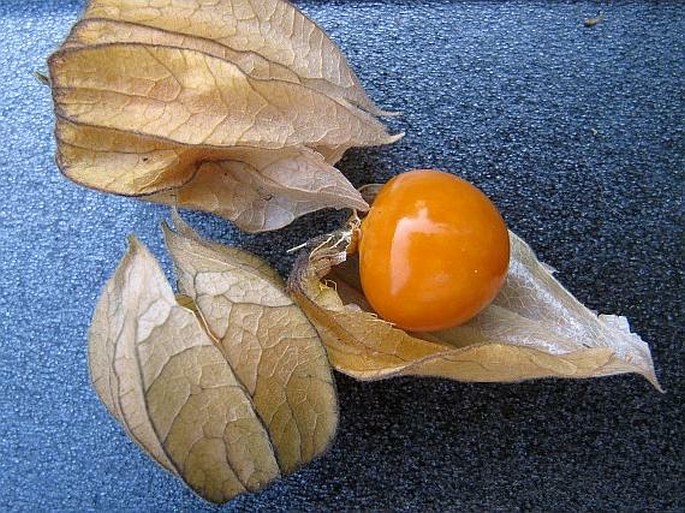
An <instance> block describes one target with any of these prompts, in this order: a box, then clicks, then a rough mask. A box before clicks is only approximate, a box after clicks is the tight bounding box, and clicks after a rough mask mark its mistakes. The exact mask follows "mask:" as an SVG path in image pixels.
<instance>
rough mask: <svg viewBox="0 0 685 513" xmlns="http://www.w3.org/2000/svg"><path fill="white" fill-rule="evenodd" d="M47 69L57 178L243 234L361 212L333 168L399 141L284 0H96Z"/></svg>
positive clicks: (333, 51) (334, 52)
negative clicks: (319, 214)
mask: <svg viewBox="0 0 685 513" xmlns="http://www.w3.org/2000/svg"><path fill="white" fill-rule="evenodd" d="M49 70H50V77H49V83H50V85H51V87H52V91H53V99H54V105H55V115H56V120H57V122H56V129H55V136H56V139H57V163H58V165H59V167H60V169H61V170H62V172H63V173H64V175H65V176H67V177H68V178H70V179H72V180H74V181H75V182H77V183H80V184H82V185H85V186H88V187H92V188H95V189H98V190H101V191H106V192H111V193H114V194H120V195H126V196H134V197H138V198H141V199H145V200H148V201H153V202H160V203H166V204H170V205H174V206H180V207H187V208H193V209H198V210H204V211H208V212H213V213H215V214H218V215H220V216H223V217H226V218H228V219H230V220H232V221H234V222H235V223H236V224H237V225H238V226H239V227H240V228H242V229H244V230H246V231H265V230H274V229H277V228H280V227H282V226H284V225H286V224H288V223H290V222H291V221H293V220H294V219H295V218H296V217H298V216H301V215H303V214H306V213H308V212H312V211H314V210H318V209H321V208H327V207H332V208H354V209H360V210H363V209H365V208H366V207H367V205H366V203H365V202H364V200H363V199H362V197H361V196H360V194H359V193H358V192H357V191H356V189H355V188H354V187H353V186H352V185H351V184H350V183H349V182H348V180H347V179H346V178H345V177H344V176H343V175H342V174H341V173H340V171H338V170H337V169H335V168H334V167H333V164H334V163H335V162H336V161H337V160H338V159H340V157H341V156H342V154H343V153H344V152H345V151H346V150H347V149H349V148H351V147H353V146H373V145H380V144H388V143H391V142H393V141H396V140H397V139H398V138H399V137H401V135H390V134H388V132H387V131H386V129H385V127H384V125H383V124H382V123H381V122H380V121H379V120H378V119H377V116H379V115H385V114H387V113H385V112H383V111H381V110H380V109H378V108H377V107H376V106H375V105H374V104H373V102H372V101H371V100H370V99H369V97H368V96H367V94H366V93H365V92H364V90H363V88H362V87H361V85H360V83H359V80H358V79H357V77H356V76H355V74H354V72H353V71H352V69H351V68H350V66H349V64H348V63H347V60H346V59H345V57H344V56H343V54H342V53H341V52H340V50H339V49H338V48H337V46H336V45H335V44H334V43H333V42H332V41H331V40H330V39H329V38H328V36H327V35H326V34H325V33H324V32H323V31H322V30H321V29H320V28H319V27H318V26H317V25H316V24H315V23H313V22H312V21H311V20H309V19H308V18H307V17H305V16H304V15H303V14H302V13H301V12H300V11H298V10H297V8H296V7H294V6H293V5H292V4H290V3H289V2H285V1H283V0H265V1H261V2H256V3H255V2H249V1H247V0H220V1H218V2H211V3H207V2H193V1H192V0H191V1H186V2H181V3H166V4H163V5H162V4H159V5H152V4H149V3H148V2H142V1H141V0H92V1H91V2H90V3H89V5H88V7H87V9H86V11H85V13H84V15H83V17H82V19H81V20H80V21H79V22H78V23H77V24H76V25H75V26H74V27H73V29H72V31H71V34H70V35H69V37H68V38H67V40H66V41H65V42H64V44H63V45H62V46H61V48H60V49H59V50H58V51H57V52H55V53H54V54H53V55H52V56H51V57H50V59H49Z"/></svg>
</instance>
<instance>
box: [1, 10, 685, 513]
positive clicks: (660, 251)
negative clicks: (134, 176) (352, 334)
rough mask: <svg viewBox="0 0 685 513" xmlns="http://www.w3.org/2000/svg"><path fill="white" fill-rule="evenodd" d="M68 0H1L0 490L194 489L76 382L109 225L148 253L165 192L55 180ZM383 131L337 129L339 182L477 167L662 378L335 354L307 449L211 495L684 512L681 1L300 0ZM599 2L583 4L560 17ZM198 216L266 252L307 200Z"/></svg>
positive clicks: (74, 498) (143, 498) (281, 264)
mask: <svg viewBox="0 0 685 513" xmlns="http://www.w3.org/2000/svg"><path fill="white" fill-rule="evenodd" d="M83 5H84V4H83V2H75V1H73V0H71V1H64V2H63V1H60V0H50V1H39V0H26V1H20V0H10V1H7V0H5V1H4V2H2V5H1V6H0V41H2V44H1V46H0V79H1V82H0V113H1V114H0V115H1V116H2V123H0V169H1V171H2V175H1V178H0V252H1V255H2V267H1V268H0V276H1V285H0V337H1V338H0V357H1V358H0V510H3V511H4V510H10V511H14V510H16V511H20V510H25V511H29V510H30V511H46V510H51V511H74V510H103V511H105V510H107V511H121V510H136V511H153V510H154V511H163V510H177V511H193V510H209V509H212V507H211V506H209V505H208V504H206V503H204V502H203V501H201V500H200V499H198V498H196V497H195V496H194V495H193V494H192V493H191V492H190V491H189V490H188V489H187V488H185V487H184V486H183V485H182V484H181V483H180V482H179V481H177V480H176V479H174V478H172V477H171V476H169V475H168V474H167V473H165V472H164V471H163V470H161V469H160V468H159V467H158V466H157V465H156V464H155V463H153V462H152V461H151V460H150V459H148V458H147V457H146V456H145V455H143V454H142V453H141V452H140V451H139V450H138V448H137V447H136V446H135V445H134V444H133V443H132V442H130V441H129V440H128V439H127V438H126V436H125V435H124V433H123V431H122V430H121V429H120V428H119V427H118V425H117V424H116V423H115V421H114V420H113V419H112V418H111V417H110V416H109V415H108V414H107V413H106V411H105V408H104V407H103V406H102V405H101V404H100V403H99V401H98V400H97V398H96V396H95V395H94V393H93V391H92V389H91V388H90V384H89V380H88V375H87V367H86V351H85V348H86V335H87V329H88V325H89V322H90V317H91V314H92V311H93V308H94V306H95V302H96V300H97V297H98V294H99V291H100V288H101V287H102V285H103V284H104V283H105V281H106V279H107V278H108V277H109V275H110V274H111V272H112V271H113V269H114V267H115V266H116V264H117V262H118V259H119V258H120V256H121V254H122V253H123V251H124V248H125V237H126V235H128V234H129V233H131V232H135V233H137V234H138V235H139V236H140V237H141V239H142V240H143V241H144V242H145V243H146V244H147V245H148V246H149V247H150V248H151V249H152V250H153V251H154V252H155V253H156V254H157V256H158V257H160V258H161V259H162V261H163V262H164V264H165V265H166V266H167V269H168V259H167V258H166V256H165V255H164V252H163V248H162V240H161V236H160V232H159V229H158V225H159V222H160V221H161V220H163V219H165V218H167V217H168V215H169V212H168V210H167V209H166V208H164V207H160V206H151V205H146V204H143V203H139V202H137V201H134V200H130V199H124V198H118V197H113V196H105V195H103V194H99V193H96V192H93V191H89V190H86V189H83V188H80V187H78V186H76V185H74V184H72V183H70V182H68V181H66V180H64V179H63V178H62V177H61V176H60V174H59V172H58V170H57V168H56V166H55V165H54V163H53V157H52V155H53V152H54V142H53V140H52V124H53V118H52V113H51V99H50V94H49V90H48V89H47V88H45V87H43V86H41V85H40V84H38V83H37V82H36V81H35V80H34V78H33V77H32V76H31V73H32V72H33V71H34V70H39V71H45V69H46V66H45V58H46V57H47V55H48V54H49V53H50V52H51V51H53V50H54V49H55V48H56V47H57V46H58V45H59V43H60V42H61V41H62V39H63V38H64V37H65V36H66V34H67V32H68V30H69V27H70V26H71V24H72V23H73V22H74V21H75V20H76V18H77V16H78V14H79V13H80V11H81V9H82V8H83ZM298 5H299V6H300V7H301V8H302V9H303V10H304V11H305V12H306V13H308V14H309V15H310V16H311V17H313V18H314V19H315V20H317V22H318V23H319V24H320V25H321V26H322V27H323V28H324V29H326V30H327V31H328V32H329V34H330V35H331V37H332V38H333V39H334V40H335V41H337V42H338V43H339V44H340V46H341V47H342V48H343V50H344V52H345V53H346V54H347V56H348V57H349V60H350V62H351V63H352V66H353V67H354V68H355V69H356V70H357V71H358V74H359V76H360V78H361V80H362V82H363V83H364V84H365V86H366V87H367V88H368V91H369V93H370V94H371V96H372V97H373V98H374V99H375V100H376V101H377V102H378V103H379V104H380V105H381V106H383V107H385V108H388V109H396V110H400V111H402V112H403V116H401V117H399V118H396V119H393V120H392V121H391V123H390V124H391V127H392V129H393V130H395V131H400V130H403V131H406V133H407V135H406V137H405V138H404V139H403V140H402V141H400V142H399V143H397V144H395V145H394V146H392V147H385V148H378V149H371V150H360V151H353V152H350V153H349V154H348V155H347V156H346V157H345V159H344V160H343V161H342V162H341V164H340V166H341V168H342V169H343V170H344V171H345V172H346V173H348V175H349V176H350V177H351V179H352V180H353V182H354V183H355V184H356V185H361V184H363V183H367V182H374V181H383V180H385V179H387V178H388V177H390V176H392V175H393V174H395V173H398V172H400V171H402V170H404V169H407V168H412V167H426V166H430V167H438V168H443V169H448V170H451V171H453V172H455V173H458V174H460V175H461V176H464V177H466V178H467V179H469V180H471V181H473V182H474V183H475V184H477V185H478V186H480V187H481V188H483V189H484V190H485V191H486V192H487V193H488V194H489V195H490V196H491V197H492V198H493V199H494V201H495V202H496V203H497V204H498V205H499V207H500V208H501V210H502V212H503V214H504V216H505V218H506V219H507V221H508V223H509V225H510V227H511V228H512V229H513V230H515V231H516V232H518V233H519V234H520V235H522V236H523V237H524V238H525V239H526V240H527V241H528V242H529V243H530V244H531V245H532V246H533V247H534V248H535V249H536V251H537V252H538V254H539V256H540V257H541V259H543V260H544V261H546V262H547V263H549V264H551V265H552V266H554V267H555V268H557V269H558V270H559V274H558V278H559V279H560V280H561V281H562V283H564V284H565V285H566V286H567V287H568V288H569V289H570V290H571V291H572V292H573V293H574V294H575V295H576V296H577V297H578V298H579V299H580V300H581V301H583V302H584V303H586V304H587V305H588V306H589V307H590V308H592V309H595V310H598V311H601V312H604V313H615V314H620V315H625V316H627V317H628V319H629V320H630V322H631V325H632V327H633V329H634V331H636V332H637V333H639V334H640V335H641V336H642V337H643V338H644V339H645V340H646V341H647V342H648V343H649V344H650V346H651V348H652V351H653V357H654V361H655V365H656V371H657V375H658V377H659V379H660V381H661V383H662V385H663V387H664V388H665V389H666V391H667V392H666V394H663V395H662V394H660V393H659V392H657V391H655V390H654V389H653V388H652V387H651V386H650V385H649V384H648V383H647V382H646V381H645V380H644V379H642V378H641V377H638V376H633V375H623V376H617V377H611V378H603V379H596V380H588V381H561V380H542V381H534V382H527V383H521V384H502V385H499V384H462V383H455V382H449V381H445V380H429V379H412V378H404V379H395V380H390V381H385V382H378V383H359V382H355V381H353V380H351V379H349V378H345V377H343V376H341V375H336V378H337V382H338V389H339V396H340V408H341V420H340V429H339V433H338V437H337V439H336V441H335V444H334V445H333V447H332V449H331V450H330V452H328V453H327V454H326V455H324V456H323V457H321V458H319V459H318V460H317V461H316V462H314V463H313V464H311V465H310V466H307V467H306V468H305V469H303V470H301V471H300V472H298V473H296V474H295V475H292V476H290V477H288V478H286V479H283V480H281V481H280V482H278V483H276V484H274V485H273V486H270V487H269V488H268V489H267V490H265V491H264V492H262V493H260V494H256V495H253V496H244V497H240V498H238V499H236V500H234V501H232V502H231V503H229V504H227V505H225V506H224V508H223V510H225V511H233V510H235V511H251V510H255V509H263V510H266V511H305V510H306V511H311V510H336V511H362V510H363V511H383V510H398V511H503V512H504V511H506V512H509V511H569V512H571V511H573V512H577V511H660V512H665V511H684V510H685V490H684V482H683V475H684V474H685V466H684V465H683V457H684V454H685V452H684V451H683V449H684V443H683V441H684V440H683V432H684V423H683V418H684V413H683V407H682V402H683V368H684V364H683V350H682V342H683V334H684V331H685V330H684V329H683V301H682V295H683V269H684V267H683V263H684V262H683V253H684V249H685V239H684V230H683V227H684V223H683V214H684V210H683V193H684V192H685V191H684V188H685V187H684V184H685V181H684V180H683V172H684V170H685V139H684V135H685V134H684V129H685V121H684V112H685V79H684V78H683V77H684V76H685V62H684V59H685V7H684V6H683V4H681V3H680V2H663V1H662V2H610V3H599V2H589V1H585V2H561V1H557V2H543V1H539V2H522V1H519V2H513V1H512V2H457V1H455V2H444V1H443V2H438V1H434V2H427V1H413V2H408V1H376V2H364V1H349V2H342V1H330V2H326V1H319V2H317V1H313V0H312V1H302V2H298ZM600 10H603V11H604V12H605V13H606V20H605V22H604V23H602V24H600V25H597V26H595V27H593V28H586V27H584V26H583V23H582V22H583V18H584V17H586V16H590V15H595V14H597V13H598V11H600ZM185 217H186V219H187V220H188V221H189V222H190V223H191V224H192V225H193V226H195V227H196V228H197V229H198V230H200V231H201V232H202V233H203V234H205V235H206V236H209V237H212V238H214V239H216V240H220V241H224V242H227V243H233V244H238V245H240V246H243V247H246V248H248V249H251V250H253V251H255V252H257V253H259V254H261V255H263V256H265V257H266V258H268V259H269V260H270V261H271V262H272V263H274V265H276V266H277V268H278V269H279V270H280V271H281V272H283V273H286V272H287V270H288V269H289V266H290V264H291V259H290V258H289V257H287V256H286V255H285V254H284V250H285V249H286V248H289V247H291V246H293V245H296V244H298V243H300V242H302V241H304V240H306V239H307V238H309V237H310V236H312V235H315V234H317V233H321V232H323V231H324V230H327V229H330V228H332V227H334V226H335V225H336V223H337V222H338V221H339V220H340V219H341V217H342V216H341V214H335V213H330V212H329V213H316V214H313V215H310V216H307V217H306V218H305V219H302V220H300V221H298V222H296V223H295V224H294V225H292V226H290V227H288V228H286V229H284V230H282V231H280V232H278V233H273V234H266V235H245V234H240V233H238V232H237V231H236V230H235V229H234V228H233V226H232V225H231V224H230V223H228V222H226V221H223V220H220V219H217V218H214V217H212V216H209V215H202V214H192V213H186V214H185Z"/></svg>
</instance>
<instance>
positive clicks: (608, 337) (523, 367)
mask: <svg viewBox="0 0 685 513" xmlns="http://www.w3.org/2000/svg"><path fill="white" fill-rule="evenodd" d="M357 225H358V220H357V219H356V218H353V220H352V221H351V223H350V224H349V225H348V226H346V227H345V228H344V229H342V230H339V231H337V232H334V233H332V234H330V235H326V236H322V237H318V238H316V239H314V240H313V241H312V242H311V243H310V244H308V246H307V248H306V249H305V250H304V251H303V252H302V254H301V255H299V257H298V259H297V261H296V264H295V267H294V269H293V271H292V274H291V276H290V278H289V281H288V290H289V292H290V294H291V295H292V296H293V298H294V299H295V301H296V302H297V303H298V304H299V305H300V307H301V308H302V310H303V311H304V312H305V313H306V314H307V316H309V318H310V320H311V321H312V323H313V324H314V325H315V326H316V327H317V329H318V331H319V334H320V335H321V338H322V340H323V343H324V345H325V346H326V349H327V352H328V357H329V360H330V362H331V364H332V365H333V367H334V368H335V369H336V370H338V371H340V372H343V373H345V374H348V375H350V376H353V377H355V378H358V379H362V380H373V379H381V378H388V377H392V376H400V375H416V376H439V377H446V378H452V379H456V380H460V381H495V382H514V381H521V380H525V379H533V378H543V377H559V378H590V377H599V376H608V375H612V374H621V373H638V374H641V375H643V376H644V377H645V378H646V379H647V380H649V382H650V383H652V385H654V386H655V387H656V388H657V389H658V390H661V388H660V385H659V383H658V381H657V379H656V375H655V373H654V366H653V362H652V358H651V354H650V351H649V347H648V346H647V344H646V343H645V342H644V341H642V339H640V337H639V336H638V335H636V334H634V333H632V332H631V331H630V327H629V325H628V321H627V319H626V318H624V317H620V316H614V315H596V314H595V313H593V312H592V311H590V310H589V309H588V308H586V307H585V306H583V305H582V304H581V303H580V302H579V301H578V300H577V299H575V298H574V297H573V296H572V295H571V293H570V292H568V291H567V290H566V289H565V288H564V287H563V286H562V285H561V284H560V283H559V282H558V281H557V280H556V279H555V278H554V277H553V276H552V273H551V272H550V269H551V268H550V267H549V266H547V265H545V264H544V263H541V262H540V261H538V259H537V258H536V256H535V254H534V253H533V251H532V250H531V248H530V247H529V246H528V245H527V244H526V243H525V242H524V241H523V240H522V239H521V238H520V237H518V236H517V235H515V234H514V233H512V232H510V234H509V235H510V245H511V262H510V266H509V271H508V274H507V277H506V281H505V284H504V287H503V289H502V290H501V291H500V293H499V294H498V295H497V297H496V298H495V300H494V301H493V302H492V304H490V306H488V307H487V308H486V309H485V310H484V311H482V312H481V313H480V314H478V315H477V316H476V317H475V318H473V319H472V320H471V321H469V322H467V323H466V324H463V325H461V326H458V327H455V328H451V329H446V330H442V331H436V332H431V333H426V332H423V333H418V332H405V331H403V330H401V329H398V328H397V327H395V326H393V325H392V324H391V323H389V322H386V321H384V320H382V319H380V318H379V317H378V316H377V315H376V314H375V312H373V310H372V308H371V306H370V305H369V303H368V301H367V300H366V298H365V296H364V293H363V291H362V287H361V284H360V281H359V270H358V258H357V256H356V255H354V254H352V253H353V251H351V247H352V246H353V245H354V237H353V234H354V232H355V227H356V226H357Z"/></svg>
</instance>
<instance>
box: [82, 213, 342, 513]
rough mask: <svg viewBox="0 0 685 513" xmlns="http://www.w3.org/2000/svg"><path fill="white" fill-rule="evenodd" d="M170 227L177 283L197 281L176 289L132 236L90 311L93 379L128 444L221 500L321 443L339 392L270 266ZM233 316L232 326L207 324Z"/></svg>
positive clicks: (330, 431)
mask: <svg viewBox="0 0 685 513" xmlns="http://www.w3.org/2000/svg"><path fill="white" fill-rule="evenodd" d="M166 234H167V237H168V239H169V248H170V251H171V252H172V257H174V260H175V264H176V266H177V269H178V271H179V275H180V279H181V282H182V283H186V280H192V281H193V286H192V287H191V288H190V290H188V291H185V290H183V292H187V294H182V295H179V296H175V295H174V293H173V291H172V290H171V287H170V286H169V284H168V283H167V281H166V279H165V277H164V274H163V272H162V270H161V268H160V267H159V264H158V263H157V261H156V260H155V259H154V257H152V255H150V253H149V252H148V251H147V250H146V249H145V248H144V247H143V246H142V244H141V243H140V242H138V241H137V240H136V239H135V238H132V239H131V242H130V247H129V250H128V252H127V254H126V255H125V256H124V257H123V258H122V261H121V263H120V264H119V267H118V268H117V270H116V271H115V273H114V275H113V276H112V278H111V279H110V280H109V282H108V283H107V285H106V287H105V290H104V291H103V294H102V296H101V298H100V300H99V302H98V305H97V308H96V311H95V315H94V317H93V323H92V326H91V330H90V337H89V338H90V342H89V366H90V372H91V377H92V380H93V385H94V388H95V390H96V392H97V394H98V395H99V397H100V398H101V400H102V401H103V402H104V403H105V405H106V406H107V408H108V409H109V411H110V412H111V413H112V415H113V416H114V417H115V418H116V419H117V420H118V421H119V422H120V424H121V425H122V427H123V428H124V429H125V431H126V432H127V434H128V435H129V436H130V437H131V438H132V439H133V440H134V441H136V442H137V443H138V444H139V445H140V446H141V447H142V448H143V449H144V450H145V451H147V452H148V453H149V454H150V456H152V457H153V458H154V459H155V460H156V461H157V462H159V463H160V464H161V465H162V466H163V467H164V468H166V469H167V470H169V471H170V472H172V473H173V474H175V475H177V476H179V477H180V478H182V479H183V480H184V481H185V482H186V483H187V484H188V485H189V486H190V487H191V488H192V489H193V490H194V491H195V492H196V493H198V494H199V495H201V496H202V497H204V498H205V499H207V500H210V501H212V502H224V501H226V500H229V499H231V498H232V497H234V496H235V495H237V494H240V493H244V492H252V491H256V490H259V489H261V488H263V487H264V486H266V485H267V484H268V483H269V482H271V481H273V480H274V479H276V478H278V477H279V476H280V475H282V474H286V473H289V472H292V471H293V470H294V469H296V468H297V467H298V466H300V465H302V464H304V463H306V462H308V461H310V460H311V459H312V458H313V457H315V456H316V455H318V454H320V453H321V452H322V451H324V450H325V449H326V448H327V446H328V445H329V443H330V441H331V439H332V437H333V435H334V433H335V429H336V423H337V402H336V398H335V389H334V386H333V382H332V377H331V375H330V367H329V365H328V362H327V360H326V356H325V352H324V349H323V347H322V346H321V343H320V340H319V338H318V335H317V333H316V331H315V330H314V328H313V327H312V326H311V324H309V322H308V321H307V319H306V317H305V316H304V315H303V314H302V312H301V311H300V310H299V308H298V307H297V306H296V305H294V304H293V302H292V301H291V300H290V299H289V298H288V297H287V296H286V295H285V294H284V292H283V288H282V284H281V283H280V281H279V280H280V278H278V277H277V275H276V274H275V273H274V272H273V271H272V270H271V269H269V268H268V266H267V265H266V264H265V263H263V262H262V261H261V260H259V259H257V258H256V257H254V256H253V255H250V254H248V253H245V252H241V251H238V250H228V249H226V250H219V249H217V248H216V247H213V246H212V245H210V244H207V243H205V242H204V241H202V240H201V239H199V238H198V237H197V236H196V235H195V234H193V233H192V231H190V229H189V228H187V227H186V226H183V227H181V229H180V230H179V232H178V233H174V232H171V231H170V230H169V229H166ZM196 252H197V253H198V256H199V255H200V254H201V255H202V257H203V258H205V259H206V260H202V259H201V258H200V259H199V260H198V262H199V265H200V267H199V268H198V267H196V266H195V265H190V264H189V262H188V256H189V255H191V254H192V255H194V254H195V253H196ZM208 262H211V269H207V268H206V267H202V265H204V264H207V265H210V264H209V263H208ZM210 275H211V276H212V277H213V278H216V279H213V278H212V279H207V278H208V277H209V276H210ZM222 286H223V287H222ZM191 294H192V295H191ZM229 318H230V320H231V322H230V329H226V330H224V331H221V332H218V331H217V332H215V331H214V329H216V328H221V326H217V322H218V321H217V320H218V319H222V320H223V322H225V321H226V320H227V319H229ZM239 347H244V348H249V349H246V350H245V351H237V348H239Z"/></svg>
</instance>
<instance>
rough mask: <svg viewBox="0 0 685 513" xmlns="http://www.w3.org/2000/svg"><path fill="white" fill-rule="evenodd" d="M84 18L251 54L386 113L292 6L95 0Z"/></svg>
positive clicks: (274, 1) (278, 0) (272, 0)
mask: <svg viewBox="0 0 685 513" xmlns="http://www.w3.org/2000/svg"><path fill="white" fill-rule="evenodd" d="M84 18H85V19H90V18H104V19H109V20H116V21H122V22H129V23H133V24H139V25H142V26H145V27H150V28H155V29H161V30H164V31H167V32H171V33H175V34H180V35H183V36H186V37H187V38H188V39H191V38H192V39H199V40H210V41H212V42H214V43H215V44H216V45H220V46H222V47H224V48H226V49H227V51H231V52H236V53H243V54H252V56H253V58H254V59H259V60H261V61H265V62H269V63H272V65H275V66H278V67H280V68H285V69H288V70H290V71H291V73H292V75H293V76H294V77H297V79H298V81H299V82H300V83H302V84H303V85H306V86H308V87H311V88H313V89H317V90H319V91H321V92H322V93H324V94H326V95H328V96H332V97H335V98H341V99H345V100H347V101H349V102H350V103H352V104H355V105H358V106H359V107H361V108H363V109H365V110H367V111H369V112H371V113H374V114H382V113H383V112H382V111H381V110H379V109H378V108H377V107H376V106H375V105H374V104H373V102H372V101H371V100H370V99H369V97H368V96H367V94H366V92H365V91H364V89H363V88H362V86H361V84H360V83H359V80H358V79H357V77H356V75H355V74H354V72H353V71H352V69H351V68H350V66H349V64H348V62H347V59H346V58H345V56H344V55H343V54H342V52H341V51H340V49H339V48H338V47H337V46H336V44H335V43H334V42H333V41H331V40H330V38H329V37H328V36H327V35H326V33H325V32H324V31H323V30H321V28H319V27H318V26H317V25H316V24H315V23H314V22H313V21H311V20H310V19H309V18H307V17H306V16H304V15H303V14H302V13H301V12H300V11H299V10H298V9H297V8H296V7H295V6H294V5H293V4H291V3H290V2H285V1H283V0H260V1H259V2H251V1H248V0H231V1H228V0H219V1H217V2H200V1H197V0H184V1H179V2H165V3H161V2H151V1H149V0H94V1H92V2H91V3H90V4H89V6H88V8H87V9H86V12H85V14H84ZM257 78H263V77H257ZM268 78H273V77H272V76H268Z"/></svg>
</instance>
